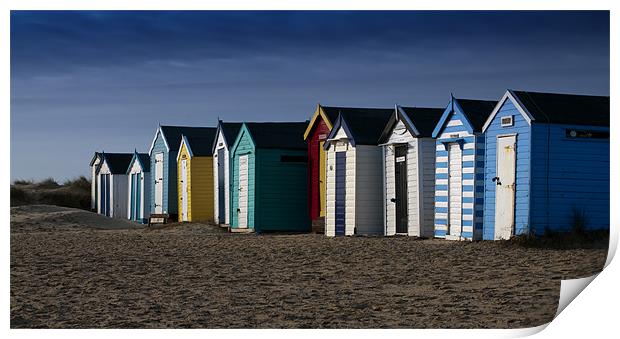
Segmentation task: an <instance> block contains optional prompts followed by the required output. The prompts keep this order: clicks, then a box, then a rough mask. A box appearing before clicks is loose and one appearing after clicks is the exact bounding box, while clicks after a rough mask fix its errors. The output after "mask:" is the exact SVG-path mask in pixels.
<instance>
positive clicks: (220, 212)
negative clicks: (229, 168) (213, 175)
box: [217, 148, 226, 224]
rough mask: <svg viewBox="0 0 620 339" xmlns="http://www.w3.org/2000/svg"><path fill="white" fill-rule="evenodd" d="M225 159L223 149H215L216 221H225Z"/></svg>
mask: <svg viewBox="0 0 620 339" xmlns="http://www.w3.org/2000/svg"><path fill="white" fill-rule="evenodd" d="M225 164H226V159H225V158H224V149H223V148H220V149H218V150H217V219H218V223H220V224H225V223H226V177H225V175H226V172H225V171H226V167H225V166H224V165H225Z"/></svg>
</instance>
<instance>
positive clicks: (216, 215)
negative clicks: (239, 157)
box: [213, 129, 233, 224]
mask: <svg viewBox="0 0 620 339" xmlns="http://www.w3.org/2000/svg"><path fill="white" fill-rule="evenodd" d="M230 141H231V142H233V140H230ZM220 149H223V150H224V159H223V160H222V161H224V204H225V206H224V213H225V216H224V223H225V224H230V168H229V167H230V163H229V162H230V159H229V152H228V147H226V141H225V140H224V134H223V132H222V130H221V129H220V130H219V132H218V136H217V140H216V147H215V153H213V217H214V219H215V220H219V218H220V216H219V210H220V209H219V200H218V190H219V182H218V161H219V160H220V159H218V158H217V154H218V150H220Z"/></svg>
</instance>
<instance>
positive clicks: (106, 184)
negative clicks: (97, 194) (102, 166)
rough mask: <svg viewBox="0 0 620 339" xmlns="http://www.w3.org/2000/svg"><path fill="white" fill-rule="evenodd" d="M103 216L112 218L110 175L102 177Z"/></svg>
mask: <svg viewBox="0 0 620 339" xmlns="http://www.w3.org/2000/svg"><path fill="white" fill-rule="evenodd" d="M101 214H103V215H105V216H108V217H109V216H110V175H109V174H102V175H101Z"/></svg>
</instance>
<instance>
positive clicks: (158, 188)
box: [155, 153, 176, 214]
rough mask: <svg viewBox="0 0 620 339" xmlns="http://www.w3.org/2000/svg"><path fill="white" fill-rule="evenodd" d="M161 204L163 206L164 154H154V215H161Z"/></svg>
mask: <svg viewBox="0 0 620 339" xmlns="http://www.w3.org/2000/svg"><path fill="white" fill-rule="evenodd" d="M175 180H176V179H175ZM163 204H164V154H163V153H157V154H155V214H161V213H163Z"/></svg>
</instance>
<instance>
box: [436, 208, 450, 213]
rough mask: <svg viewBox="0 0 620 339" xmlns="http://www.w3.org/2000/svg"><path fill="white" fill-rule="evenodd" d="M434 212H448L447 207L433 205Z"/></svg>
mask: <svg viewBox="0 0 620 339" xmlns="http://www.w3.org/2000/svg"><path fill="white" fill-rule="evenodd" d="M435 213H448V208H447V207H435Z"/></svg>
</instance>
